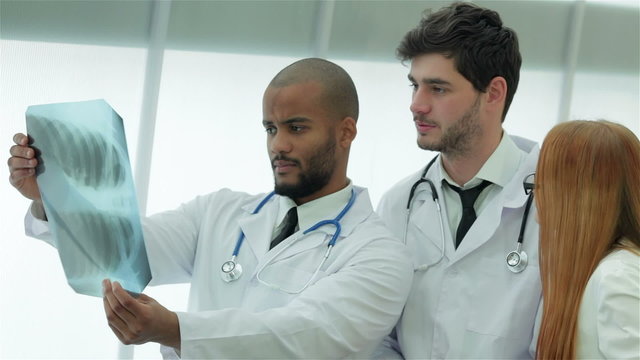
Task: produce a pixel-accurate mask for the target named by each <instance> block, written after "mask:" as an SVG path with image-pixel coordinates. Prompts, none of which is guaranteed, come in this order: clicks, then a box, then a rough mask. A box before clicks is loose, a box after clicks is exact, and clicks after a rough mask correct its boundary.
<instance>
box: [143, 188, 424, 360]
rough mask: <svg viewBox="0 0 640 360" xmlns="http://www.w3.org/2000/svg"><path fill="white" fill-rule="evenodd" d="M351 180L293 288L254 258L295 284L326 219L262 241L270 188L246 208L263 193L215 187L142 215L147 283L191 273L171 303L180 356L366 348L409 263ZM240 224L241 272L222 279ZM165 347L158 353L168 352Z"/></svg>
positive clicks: (395, 304) (403, 294)
mask: <svg viewBox="0 0 640 360" xmlns="http://www.w3.org/2000/svg"><path fill="white" fill-rule="evenodd" d="M354 190H355V191H356V194H357V195H356V196H357V197H356V200H355V203H354V204H353V207H352V208H351V210H350V211H349V212H348V213H347V214H346V215H345V216H344V218H343V219H342V221H341V225H342V233H341V235H340V237H339V238H338V241H337V243H336V246H335V247H334V249H333V251H332V253H331V255H330V257H329V258H328V260H327V262H326V263H325V264H324V266H323V268H322V269H321V271H320V273H319V274H318V276H317V278H316V279H315V280H314V282H313V284H312V285H311V286H309V287H308V288H307V289H306V290H305V291H303V292H302V293H301V294H297V295H291V294H287V293H284V292H282V291H279V290H275V289H272V288H270V287H268V286H265V285H263V284H261V283H260V282H258V281H257V279H256V276H255V275H256V274H255V272H256V268H257V267H259V266H262V265H263V264H265V263H266V262H268V261H270V260H271V262H270V265H269V266H267V267H266V268H265V270H264V271H263V272H262V273H261V278H263V279H264V280H267V281H269V282H271V283H273V284H275V285H278V286H282V287H287V288H300V287H302V286H303V285H304V284H305V283H306V282H307V280H308V279H309V278H310V277H311V275H312V274H313V272H314V271H315V269H316V267H317V266H318V265H319V264H320V262H321V260H322V257H323V256H324V254H325V252H326V248H327V243H328V241H329V239H330V238H331V235H333V233H334V231H335V227H334V226H331V225H328V226H323V227H320V228H319V229H318V230H316V231H313V232H311V233H309V234H307V235H304V236H303V235H302V231H299V232H297V233H295V234H293V235H292V236H291V237H289V238H288V239H285V240H284V241H283V242H282V243H281V244H280V245H278V247H276V248H274V249H272V250H271V251H269V250H268V246H269V242H270V240H271V234H272V230H273V224H274V223H275V217H276V216H277V214H278V207H279V205H278V204H279V201H277V196H274V198H272V199H271V200H270V201H269V202H268V203H267V204H266V205H265V206H264V207H263V208H262V210H261V211H260V212H259V213H258V214H256V215H252V214H251V212H252V211H253V210H254V209H255V207H256V206H257V204H258V203H259V202H260V201H261V200H262V199H263V198H264V196H265V195H264V194H263V195H248V194H244V193H238V192H232V191H230V190H221V191H218V192H214V193H211V194H209V195H206V196H200V197H197V198H196V199H194V200H193V201H191V202H189V203H186V204H184V205H182V206H181V207H180V208H178V209H177V210H174V211H169V212H164V213H161V214H157V215H154V216H152V217H150V218H147V219H144V220H143V228H144V237H145V245H146V248H147V254H148V257H149V262H150V266H151V272H152V276H153V279H152V283H151V284H152V285H157V284H167V283H179V282H190V283H191V290H190V296H189V306H188V311H187V312H178V319H179V323H180V333H181V357H182V358H188V359H203V358H209V359H213V358H215V359H221V358H244V359H257V358H363V357H367V356H368V355H369V354H370V353H371V352H372V351H373V349H374V348H375V347H376V345H377V344H378V343H379V342H380V340H381V339H382V338H383V337H384V336H385V335H386V334H387V333H389V331H391V329H392V328H393V326H394V324H395V322H396V321H397V320H398V318H399V316H400V313H401V311H402V307H403V305H404V302H405V300H406V298H407V296H408V293H409V289H410V286H411V279H412V276H413V270H412V267H411V261H410V256H409V254H408V252H407V251H406V249H405V247H404V246H403V245H402V244H401V243H400V241H398V240H397V239H395V238H393V237H392V236H391V234H390V233H389V231H388V230H387V229H386V228H385V227H384V225H383V222H382V221H381V220H380V218H379V217H378V216H377V215H376V214H375V213H374V212H373V209H372V206H371V202H370V200H369V195H368V193H367V191H366V190H365V189H363V188H358V187H355V186H354ZM341 210H342V209H336V212H335V215H337V214H338V213H339V212H340V211H341ZM335 215H333V216H334V217H335ZM240 229H242V231H243V232H244V234H245V236H246V238H245V240H244V243H243V246H242V248H241V250H240V253H239V257H238V262H239V263H240V264H241V265H242V267H243V271H244V272H243V275H242V277H241V278H240V279H239V280H237V281H235V282H232V283H226V282H224V281H223V280H222V279H221V277H220V267H221V265H222V263H223V262H224V261H226V260H229V258H230V257H231V254H232V252H233V248H234V246H235V244H236V241H237V239H238V235H239V233H240ZM302 230H306V229H302ZM290 242H294V244H293V245H292V246H291V247H289V248H288V249H287V250H286V251H284V252H283V253H281V254H280V255H279V256H277V258H275V259H272V257H273V255H274V254H275V253H277V252H278V251H277V250H278V249H279V248H281V246H285V245H286V244H288V243H290ZM167 350H168V349H167V348H165V349H163V353H164V354H165V356H167V357H171V356H175V353H174V352H173V351H172V349H169V350H171V351H167Z"/></svg>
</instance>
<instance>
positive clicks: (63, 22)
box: [0, 0, 640, 73]
mask: <svg viewBox="0 0 640 360" xmlns="http://www.w3.org/2000/svg"><path fill="white" fill-rule="evenodd" d="M449 2H450V1H415V0H375V1H374V0H362V1H358V0H350V1H340V0H338V1H335V2H334V1H330V2H328V3H330V4H331V7H330V9H331V12H330V15H329V17H330V19H329V21H328V22H327V21H326V19H323V18H321V16H320V15H319V14H321V13H322V8H323V7H324V8H325V10H326V5H327V2H326V1H320V0H315V1H294V0H287V1H276V0H263V1H222V0H216V1H185V0H173V2H172V3H171V7H170V18H169V23H168V32H167V38H166V42H165V44H166V47H167V48H173V49H188V50H203V51H219V52H236V53H254V54H255V53H259V54H281V55H289V56H296V57H305V56H312V55H314V51H316V49H317V46H318V45H317V40H316V39H317V38H318V30H317V29H321V28H322V27H321V26H320V24H319V22H320V21H323V22H324V24H329V25H330V26H329V28H328V31H327V33H326V35H327V37H328V46H327V51H326V54H325V55H326V56H327V57H329V58H347V59H362V60H364V59H366V60H373V61H396V60H395V57H394V51H395V47H396V46H397V44H398V42H399V40H400V38H401V37H402V36H403V35H404V33H405V32H406V31H407V30H409V29H410V28H411V27H413V26H415V25H416V24H417V22H418V21H419V19H420V16H421V13H422V11H423V10H424V9H425V8H434V9H437V8H439V7H441V6H444V5H446V4H448V3H449ZM475 3H477V4H479V5H482V6H487V7H489V8H492V9H495V10H497V11H498V12H499V13H500V14H501V16H502V18H503V21H504V23H505V25H507V26H509V27H512V28H513V29H514V30H516V32H517V33H518V35H519V38H520V46H521V51H522V55H523V59H524V64H523V65H524V66H525V67H527V68H544V69H549V68H551V69H561V68H565V67H566V66H567V61H568V60H567V59H568V58H569V55H568V53H567V52H568V51H569V50H568V49H570V48H571V47H570V46H569V43H570V42H569V39H579V46H578V47H577V64H576V68H577V70H579V71H585V70H586V71H590V70H593V71H607V72H624V73H629V72H631V73H638V71H639V68H640V60H639V59H640V40H639V37H640V35H639V34H640V25H639V23H640V7H639V6H637V2H636V1H623V2H622V3H624V4H627V5H629V4H630V5H631V6H617V4H618V3H620V1H603V0H600V1H597V2H591V1H588V2H586V3H585V2H582V1H544V0H542V1H541V0H536V1H534V0H517V1H516V0H512V1H504V0H502V1H499V0H486V1H475ZM634 4H635V6H634ZM580 6H582V9H581V10H580ZM153 8H154V2H153V1H151V0H84V1H75V0H48V1H42V0H2V1H0V38H3V39H20V40H32V41H53V42H71V43H89V44H104V45H117V46H135V47H146V46H147V42H148V39H149V28H150V23H151V19H152V13H153ZM576 16H577V17H578V18H579V20H580V21H579V22H575V20H576ZM576 24H581V26H579V25H576Z"/></svg>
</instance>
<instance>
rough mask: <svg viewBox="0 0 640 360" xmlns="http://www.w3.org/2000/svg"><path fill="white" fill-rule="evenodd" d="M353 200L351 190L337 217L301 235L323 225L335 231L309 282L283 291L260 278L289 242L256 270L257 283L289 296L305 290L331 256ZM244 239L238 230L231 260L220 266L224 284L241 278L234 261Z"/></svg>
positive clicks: (259, 207)
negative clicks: (332, 227)
mask: <svg viewBox="0 0 640 360" xmlns="http://www.w3.org/2000/svg"><path fill="white" fill-rule="evenodd" d="M274 194H275V193H274V192H271V193H270V194H269V195H267V196H266V197H265V198H264V199H262V201H260V203H259V204H258V206H256V208H255V210H253V212H252V213H251V214H252V215H255V214H257V213H258V212H260V209H262V207H263V206H264V205H265V204H266V203H267V202H268V201H269V200H270V199H271V198H272V197H273V195H274ZM355 200H356V193H355V191H354V190H353V189H351V197H350V198H349V201H348V202H347V205H345V207H344V209H342V211H341V212H340V213H339V214H338V216H336V217H335V218H333V219H332V220H322V221H320V222H318V223H316V224H315V225H313V226H311V227H310V228H308V229H307V230H305V231H304V232H303V233H302V234H303V235H306V234H308V233H310V232H312V231H314V230H316V229H318V228H319V227H321V226H325V225H333V226H335V227H336V231H335V232H334V234H333V236H332V238H331V240H330V241H329V244H328V246H327V251H326V252H325V254H324V257H323V258H322V262H320V265H318V267H317V268H316V270H315V272H314V273H313V275H312V276H311V278H309V281H307V283H306V284H305V285H304V286H303V287H302V288H301V289H299V290H288V289H283V288H281V287H279V286H277V285H273V284H270V283H268V282H266V281H264V280H262V279H261V278H260V273H261V272H262V270H264V268H265V267H267V265H269V264H270V263H271V262H272V261H273V259H275V258H277V257H278V255H280V254H281V253H282V252H283V251H284V250H286V249H287V248H288V247H289V246H291V244H293V242H290V243H289V244H287V245H286V246H284V247H282V248H281V249H280V251H278V253H276V254H275V255H274V256H273V257H271V260H269V261H268V262H267V263H266V264H264V265H263V266H262V267H261V268H260V269H259V270H258V272H257V273H256V278H257V279H258V281H260V282H261V283H262V284H264V285H266V286H269V287H271V288H274V289H277V290H280V291H284V292H286V293H290V294H298V293H300V292H302V291H303V290H304V289H306V288H307V287H308V286H309V285H310V284H311V281H312V280H313V279H314V278H315V277H316V275H317V274H318V272H319V271H320V269H321V268H322V266H323V265H324V263H325V262H326V261H327V258H329V255H330V254H331V249H333V247H334V245H335V244H336V241H337V240H338V237H339V236H340V233H341V232H342V226H341V225H340V220H342V218H343V217H344V215H345V214H346V213H347V212H348V211H349V210H350V209H351V207H352V206H353V203H354V202H355ZM244 237H245V236H244V232H243V231H242V230H240V235H239V236H238V240H237V241H236V246H235V248H234V249H233V254H232V255H231V259H229V260H227V261H225V262H224V263H223V264H222V267H221V273H220V276H221V277H222V280H224V281H226V282H232V281H235V280H238V279H239V278H240V276H242V266H240V264H239V263H238V262H237V261H236V258H237V257H238V253H240V247H242V243H243V241H244Z"/></svg>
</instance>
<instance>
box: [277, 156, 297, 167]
mask: <svg viewBox="0 0 640 360" xmlns="http://www.w3.org/2000/svg"><path fill="white" fill-rule="evenodd" d="M276 161H288V162H292V163H294V164H296V166H300V160H298V159H294V158H290V157H288V156H284V155H276V156H275V157H274V158H273V159H271V167H272V168H275V167H276V164H275V163H276Z"/></svg>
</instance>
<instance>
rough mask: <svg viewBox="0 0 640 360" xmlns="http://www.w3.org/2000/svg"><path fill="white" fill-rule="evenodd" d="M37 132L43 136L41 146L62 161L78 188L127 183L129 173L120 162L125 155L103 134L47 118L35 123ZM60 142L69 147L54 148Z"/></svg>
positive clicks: (64, 169)
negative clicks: (109, 142)
mask: <svg viewBox="0 0 640 360" xmlns="http://www.w3.org/2000/svg"><path fill="white" fill-rule="evenodd" d="M34 131H36V132H38V133H41V134H43V135H41V136H40V137H38V144H39V147H44V146H46V147H47V148H49V149H52V154H51V155H52V157H53V158H54V159H60V160H63V161H61V162H60V167H61V168H62V170H63V171H64V173H65V174H66V175H67V176H68V177H69V178H70V179H73V180H74V181H76V182H77V183H78V185H82V186H90V187H92V188H94V189H99V188H110V187H111V188H113V187H117V186H120V185H122V183H123V182H124V176H125V172H126V171H125V170H124V168H123V166H122V164H121V163H120V162H119V161H118V160H119V159H120V157H121V156H122V155H119V154H118V150H117V148H116V147H115V145H114V144H108V143H107V142H106V140H105V139H104V138H103V135H101V134H99V133H96V132H94V131H89V130H82V129H80V128H78V127H76V126H73V125H71V124H64V123H60V122H53V121H50V120H47V119H41V120H40V121H39V122H36V123H34ZM60 142H66V143H67V146H54V145H55V144H56V143H60Z"/></svg>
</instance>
